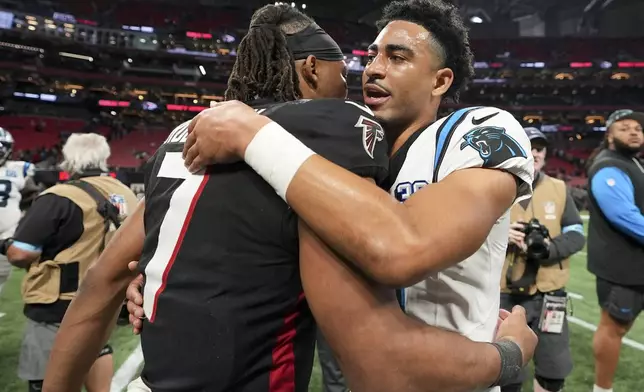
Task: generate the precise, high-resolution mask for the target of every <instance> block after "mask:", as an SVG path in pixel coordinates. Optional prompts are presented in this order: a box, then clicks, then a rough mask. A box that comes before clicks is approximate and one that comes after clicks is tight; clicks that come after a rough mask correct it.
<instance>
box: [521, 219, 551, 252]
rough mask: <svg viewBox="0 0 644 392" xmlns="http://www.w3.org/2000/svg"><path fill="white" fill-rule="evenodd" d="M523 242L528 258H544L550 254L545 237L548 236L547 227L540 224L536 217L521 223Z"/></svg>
mask: <svg viewBox="0 0 644 392" xmlns="http://www.w3.org/2000/svg"><path fill="white" fill-rule="evenodd" d="M523 225H524V226H523V233H524V234H525V240H524V241H525V244H526V246H527V248H528V249H527V254H528V259H529V260H530V259H532V260H544V259H547V258H548V256H549V254H550V249H549V247H548V244H547V243H546V238H550V233H549V232H548V228H546V227H545V226H544V225H542V224H541V223H540V222H539V220H538V219H536V218H532V219H530V221H529V222H528V223H524V224H523Z"/></svg>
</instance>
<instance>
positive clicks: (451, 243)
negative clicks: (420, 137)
mask: <svg viewBox="0 0 644 392" xmlns="http://www.w3.org/2000/svg"><path fill="white" fill-rule="evenodd" d="M516 187H517V184H516V180H515V177H514V176H513V175H512V174H509V173H507V172H504V171H501V170H489V169H482V168H472V169H464V170H459V171H456V172H454V173H452V174H450V175H449V176H447V177H446V178H445V179H444V180H442V181H440V182H438V183H436V184H431V185H429V186H426V187H424V188H423V189H422V190H420V191H419V192H417V193H415V194H414V195H412V196H411V197H410V198H409V199H408V200H407V201H406V202H405V203H399V202H397V201H396V200H395V199H393V198H392V197H391V196H390V195H389V194H388V193H386V192H385V191H383V190H381V189H380V188H378V187H377V186H376V185H374V184H373V183H370V182H368V181H366V180H364V179H362V178H360V177H358V176H356V175H354V174H352V173H350V172H348V171H346V170H343V169H342V168H340V167H338V166H336V165H334V164H332V163H331V162H328V161H326V160H324V159H323V158H321V157H319V156H313V157H311V158H310V159H309V160H307V161H306V162H305V163H304V164H303V165H302V166H301V167H300V169H299V170H298V172H297V174H296V175H295V177H294V178H293V180H292V182H291V183H290V185H289V187H288V192H287V193H286V199H287V201H288V203H289V205H290V206H291V207H292V208H293V209H294V210H295V211H296V212H297V214H298V215H299V216H300V217H301V218H302V219H303V220H304V221H305V222H306V223H307V224H308V225H309V226H310V227H311V228H312V229H313V231H315V232H316V233H318V234H319V235H320V237H321V238H322V239H323V240H324V241H325V242H326V243H327V244H329V246H331V247H332V248H333V249H335V250H336V251H338V252H339V253H340V254H342V255H343V256H345V257H346V258H347V259H348V260H349V261H351V262H353V263H354V264H355V265H357V266H359V267H360V268H361V269H363V270H364V271H365V272H366V273H367V274H368V275H369V276H371V277H372V278H373V279H375V280H376V281H378V282H381V283H384V284H388V285H392V286H408V285H411V284H413V283H415V282H418V281H420V280H422V279H423V278H425V277H426V276H427V275H428V274H430V273H432V272H433V271H439V270H442V269H445V268H446V267H449V266H450V265H453V264H456V263H458V262H460V261H462V260H464V259H466V258H467V257H469V256H470V255H472V254H473V253H474V252H476V250H477V249H479V248H480V247H481V245H482V244H483V241H485V239H486V237H487V236H488V234H489V232H490V230H491V228H492V226H493V225H494V224H495V223H496V221H497V220H498V219H499V217H500V216H501V215H503V214H504V213H505V211H506V210H507V209H508V208H510V206H511V205H512V202H513V200H514V198H515V196H516ZM481 195H485V197H481ZM329 217H331V219H329ZM455 233H460V234H461V235H456V234H455Z"/></svg>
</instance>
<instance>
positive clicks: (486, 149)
mask: <svg viewBox="0 0 644 392" xmlns="http://www.w3.org/2000/svg"><path fill="white" fill-rule="evenodd" d="M476 145H477V146H479V150H480V151H481V154H483V155H485V156H487V155H490V147H489V146H488V145H487V143H486V142H484V141H478V142H476Z"/></svg>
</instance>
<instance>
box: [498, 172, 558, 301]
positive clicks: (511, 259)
mask: <svg viewBox="0 0 644 392" xmlns="http://www.w3.org/2000/svg"><path fill="white" fill-rule="evenodd" d="M565 206H566V184H565V183H564V182H563V181H561V180H558V179H556V178H552V177H550V176H547V175H545V174H542V178H541V180H539V182H538V183H537V185H536V186H535V188H534V191H533V194H532V199H531V200H530V204H528V206H527V207H526V208H525V209H524V208H523V207H522V206H521V205H520V204H519V203H517V204H515V205H514V207H512V209H511V210H510V221H511V222H528V221H529V220H530V219H532V218H537V219H538V220H539V222H540V223H541V224H542V225H544V226H545V227H547V228H548V231H549V232H550V236H551V237H552V238H554V237H556V236H558V235H559V234H561V217H562V215H563V212H564V208H565ZM514 249H516V248H515V247H513V246H512V245H510V246H509V247H508V252H507V255H506V257H505V264H504V266H503V273H502V274H501V291H502V292H505V293H508V292H510V290H508V288H507V278H506V276H507V272H508V268H509V266H512V272H511V276H510V278H511V281H512V282H515V281H517V280H519V279H520V278H521V277H522V276H523V275H524V272H525V271H526V257H525V255H522V254H519V253H518V252H515V251H514ZM569 278H570V261H569V260H568V259H564V260H562V261H561V263H557V264H555V265H551V266H539V267H538V271H537V276H536V283H534V284H532V285H531V286H530V289H529V290H528V291H527V292H525V293H522V292H520V293H519V294H526V295H534V294H536V293H537V291H540V292H542V293H547V292H550V291H555V290H559V289H561V288H563V287H564V286H565V285H566V283H568V279H569Z"/></svg>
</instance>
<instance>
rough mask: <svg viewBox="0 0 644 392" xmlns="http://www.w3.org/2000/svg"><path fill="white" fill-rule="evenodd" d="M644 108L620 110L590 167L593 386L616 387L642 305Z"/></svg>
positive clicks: (601, 390) (597, 389)
mask: <svg viewBox="0 0 644 392" xmlns="http://www.w3.org/2000/svg"><path fill="white" fill-rule="evenodd" d="M642 124H644V113H637V112H634V111H632V110H618V111H616V112H615V113H613V114H612V115H611V116H610V117H609V118H608V120H607V121H606V126H607V130H606V137H605V139H604V141H603V142H602V145H601V146H600V148H599V149H598V151H597V153H596V154H594V157H591V161H590V162H589V163H590V166H589V169H588V191H589V201H590V208H589V209H590V221H589V228H588V241H587V242H588V270H589V271H590V272H591V273H593V274H594V275H595V276H596V277H597V298H598V300H599V305H600V306H601V308H602V312H601V319H600V322H599V326H598V328H597V332H596V333H595V336H594V339H593V352H594V355H595V386H594V392H612V390H613V389H612V387H613V378H614V376H615V371H616V369H617V363H618V361H619V352H620V347H621V342H622V338H623V337H624V335H626V333H627V332H628V331H629V330H630V328H631V327H632V325H633V322H634V321H635V319H636V318H637V316H638V315H639V314H640V312H641V311H642V308H643V307H644V215H643V214H642V211H644V168H643V167H642V164H641V163H640V161H639V160H638V158H637V155H638V154H639V152H640V150H641V148H642V144H643V143H644V134H643V133H642Z"/></svg>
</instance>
